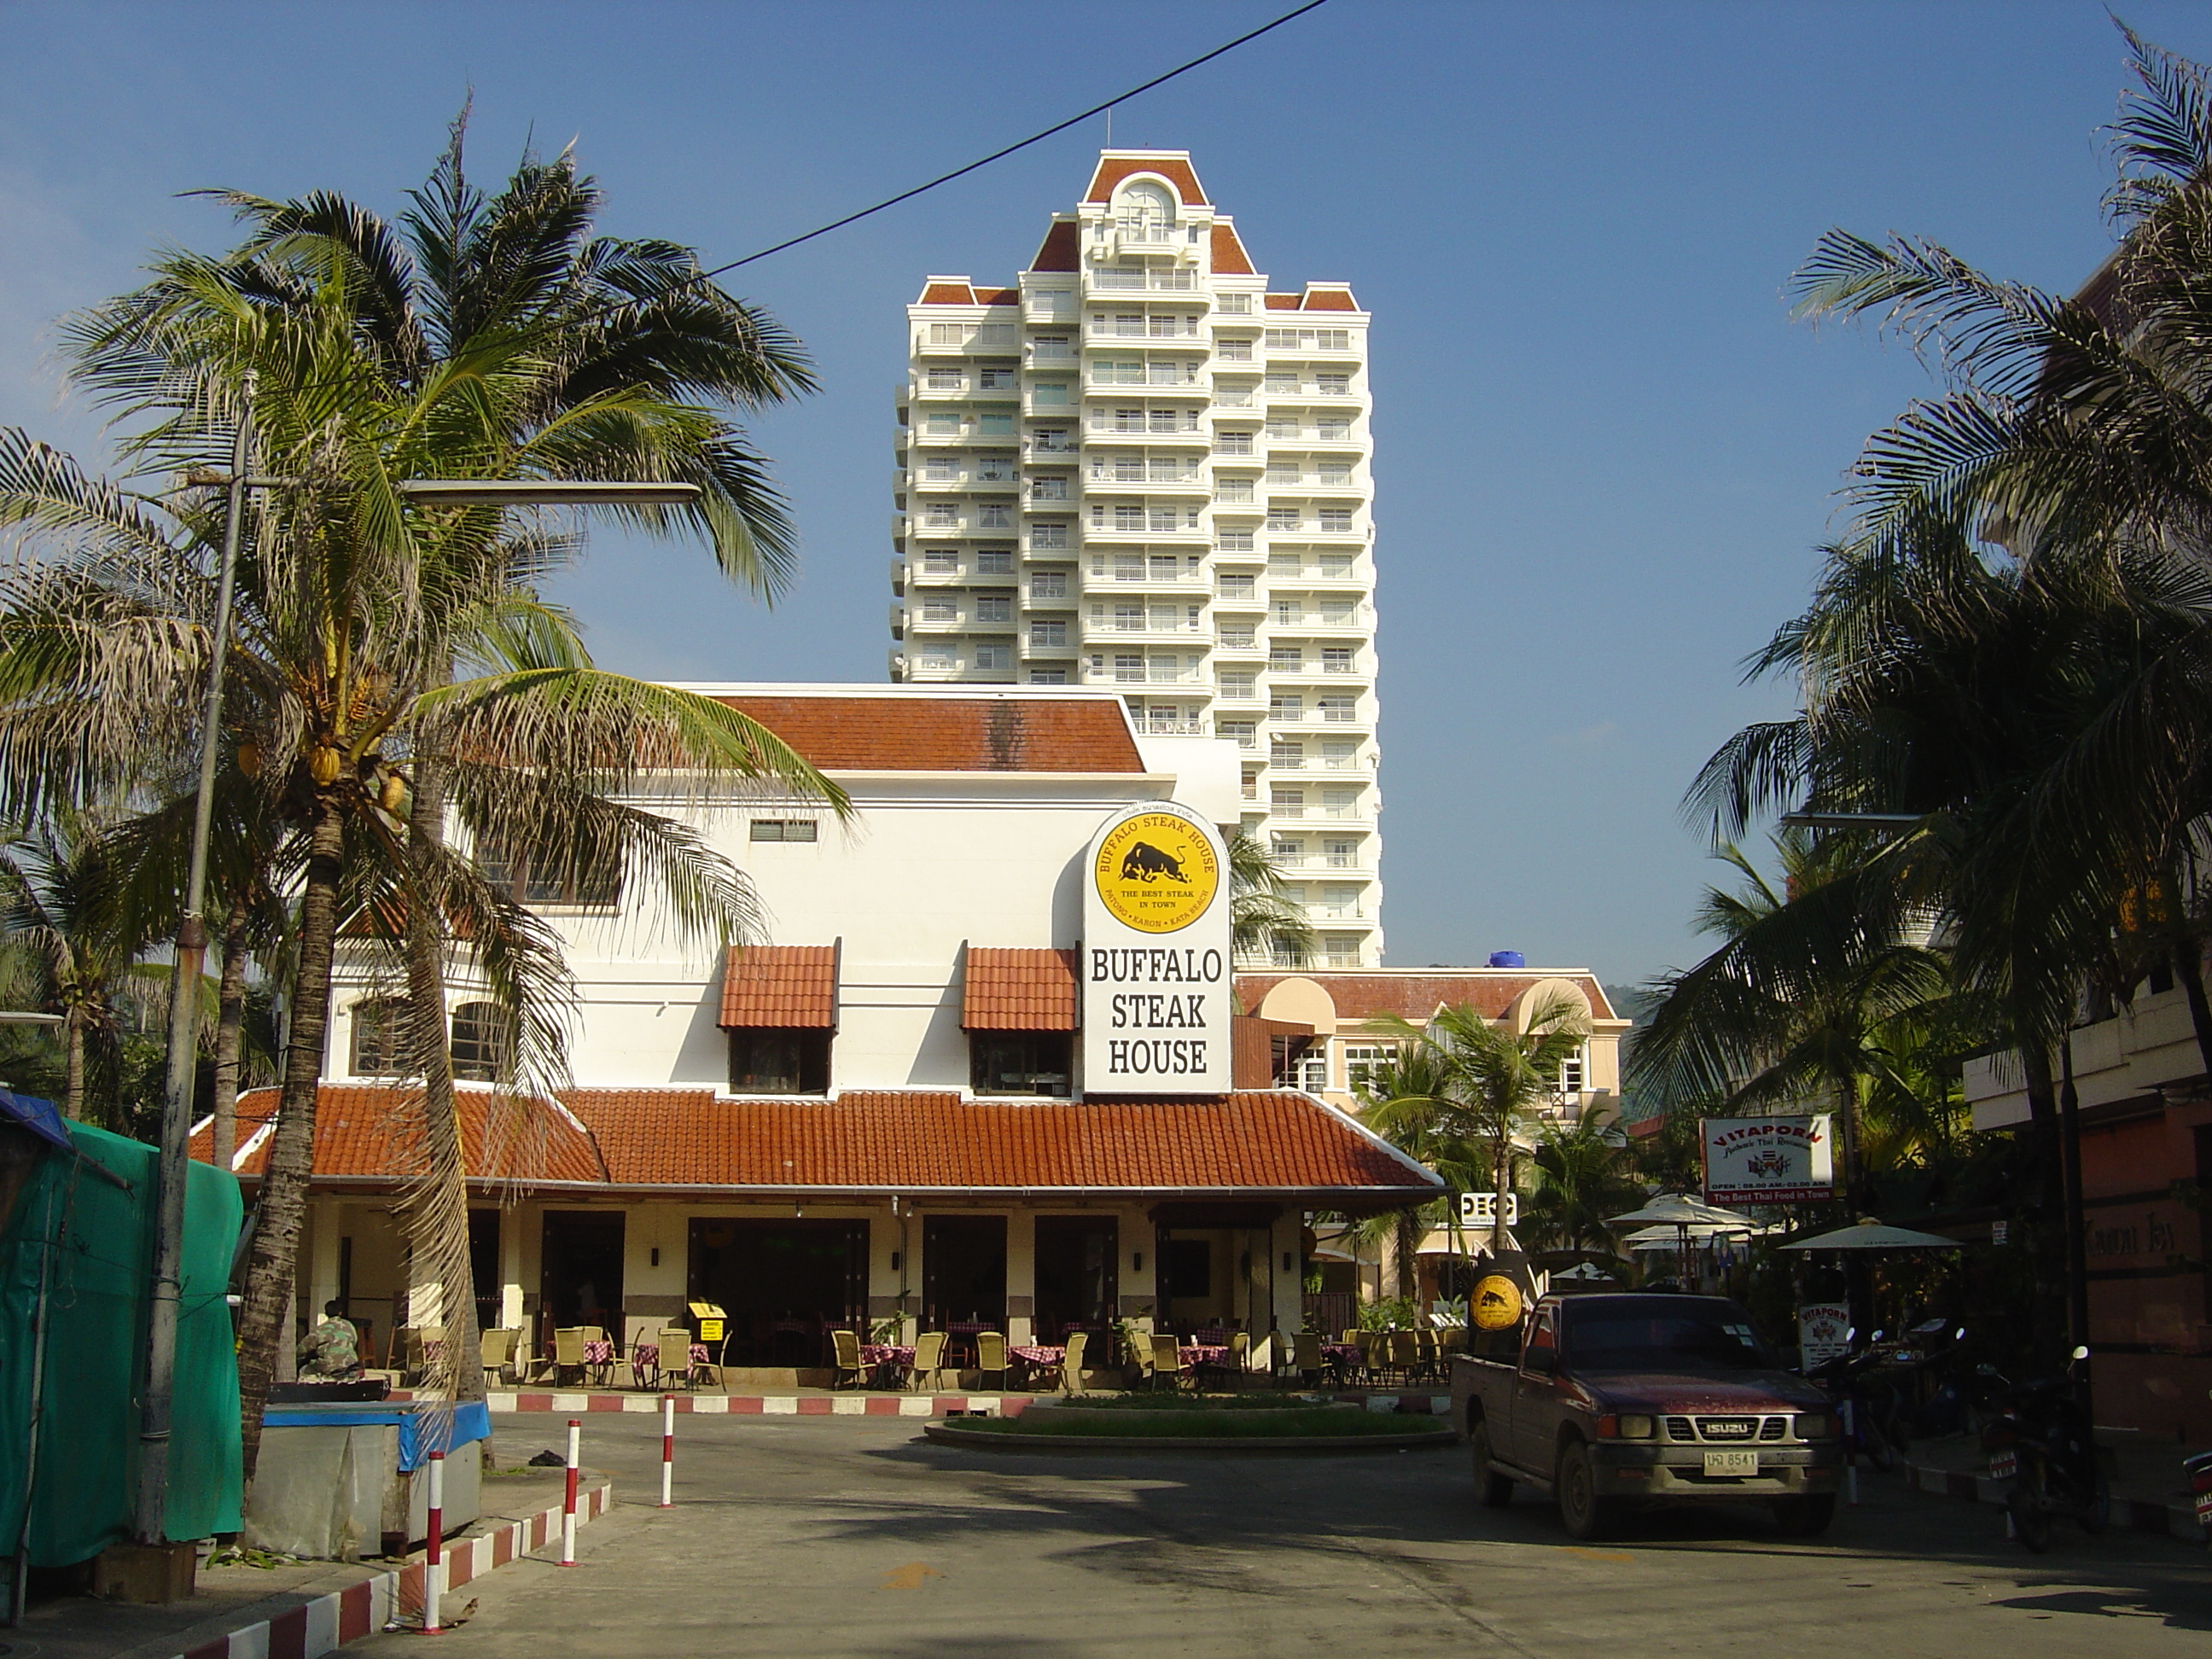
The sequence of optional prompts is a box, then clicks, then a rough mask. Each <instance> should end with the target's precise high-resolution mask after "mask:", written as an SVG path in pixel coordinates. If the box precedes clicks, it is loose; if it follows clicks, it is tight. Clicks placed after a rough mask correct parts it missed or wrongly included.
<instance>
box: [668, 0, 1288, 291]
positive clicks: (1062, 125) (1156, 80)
mask: <svg viewBox="0 0 2212 1659" xmlns="http://www.w3.org/2000/svg"><path fill="white" fill-rule="evenodd" d="M1327 4H1328V0H1306V3H1305V4H1304V5H1303V6H1300V7H1299V8H1297V10H1295V11H1286V12H1285V13H1284V14H1283V15H1281V16H1280V17H1278V18H1277V19H1275V21H1273V22H1272V23H1263V24H1261V26H1260V27H1258V28H1256V29H1254V30H1253V31H1252V32H1251V33H1249V34H1240V35H1238V36H1237V38H1236V39H1235V40H1231V41H1228V42H1226V43H1225V44H1224V45H1221V46H1216V47H1215V48H1214V49H1213V50H1212V52H1207V53H1206V55H1205V56H1203V57H1201V58H1192V59H1191V60H1190V62H1188V64H1181V65H1179V66H1177V67H1176V68H1175V69H1171V70H1169V71H1168V72H1167V73H1166V74H1164V75H1156V76H1153V77H1152V79H1151V80H1149V81H1147V82H1145V83H1144V84H1143V85H1142V86H1139V87H1132V88H1129V90H1128V91H1127V92H1124V93H1121V94H1117V95H1116V96H1115V97H1112V98H1109V99H1108V100H1106V101H1105V102H1104V103H1103V104H1093V105H1092V106H1091V107H1090V108H1089V109H1087V110H1085V111H1084V112H1082V113H1081V114H1080V115H1071V116H1069V117H1068V118H1067V119H1066V120H1065V121H1061V122H1059V123H1058V124H1056V125H1053V126H1048V127H1047V128H1046V129H1045V130H1044V131H1042V132H1033V133H1031V134H1030V136H1029V137H1026V138H1024V139H1023V140H1022V141H1021V142H1020V143H1016V144H1008V145H1007V146H1006V148H1005V149H994V150H993V151H992V152H991V153H990V154H989V155H986V156H984V157H983V158H982V159H981V160H980V161H970V162H969V163H968V165H967V166H966V167H955V168H954V169H953V170H952V171H951V172H950V173H943V174H940V175H939V177H937V178H934V179H931V180H930V181H929V182H928V183H927V184H926V185H915V187H914V188H913V189H912V190H902V191H900V192H899V193H898V194H897V195H896V196H891V197H885V198H884V200H882V201H880V202H878V203H877V204H875V205H874V206H873V207H865V208H862V209H861V210H860V211H859V212H858V213H848V214H847V215H846V216H844V217H843V218H842V219H833V220H831V221H830V222H829V223H828V224H826V225H823V226H820V227H818V228H816V229H813V230H810V231H808V232H807V233H806V234H805V235H803V236H793V237H790V238H788V239H787V240H784V241H781V242H778V243H777V244H776V245H775V246H773V247H764V248H763V249H762V250H761V251H760V252H757V253H748V254H747V255H745V257H744V258H742V259H732V260H731V261H730V263H729V264H726V265H716V266H715V267H714V269H713V270H702V271H701V272H700V273H699V275H700V278H701V280H702V281H703V280H706V279H708V278H710V277H714V276H723V275H725V274H726V273H727V272H729V271H732V270H737V269H738V266H740V265H749V264H752V263H753V261H754V260H756V259H765V258H768V257H769V255H770V254H771V253H781V252H783V251H784V250H785V249H786V248H793V247H797V246H799V244H800V243H801V242H811V241H812V240H814V239H815V238H816V237H817V236H827V235H828V234H829V233H830V232H831V231H833V230H842V229H843V228H845V227H846V226H847V225H850V224H856V223H858V222H860V220H862V219H865V218H866V217H867V216H869V215H871V214H874V213H881V212H882V211H883V210H884V209H885V208H894V207H896V206H897V205H898V204H900V203H901V202H911V201H912V200H913V199H914V198H915V197H917V196H921V195H923V194H925V193H927V191H933V190H935V189H936V188H937V187H938V186H939V185H949V184H951V182H952V181H953V180H954V179H962V178H965V177H966V176H967V175H968V174H969V173H973V172H975V170H976V169H977V168H979V167H988V166H990V165H991V163H992V162H994V161H1004V160H1005V159H1006V157H1007V156H1009V155H1012V154H1014V152H1015V151H1017V150H1023V149H1028V148H1029V147H1030V145H1031V144H1037V143H1043V142H1044V141H1045V140H1046V139H1048V138H1049V137H1052V136H1053V135H1054V133H1060V132H1065V131H1067V130H1068V128H1070V127H1073V126H1079V125H1081V124H1082V123H1084V122H1085V121H1088V120H1089V119H1090V118H1091V117H1092V116H1094V115H1103V114H1104V113H1105V112H1107V111H1108V110H1110V109H1112V108H1113V107H1114V106H1115V105H1116V104H1126V103H1127V102H1128V101H1129V100H1131V99H1132V98H1134V97H1137V96H1138V95H1139V94H1143V93H1147V92H1150V91H1151V90H1152V88H1154V87H1158V86H1164V85H1165V84H1166V83H1167V82H1170V81H1172V80H1174V79H1175V78H1176V76H1178V75H1188V74H1189V73H1190V71H1191V70H1194V69H1196V68H1198V67H1199V66H1200V64H1210V63H1212V61H1213V60H1214V59H1215V58H1219V57H1221V56H1222V55H1224V54H1225V53H1227V52H1234V51H1236V50H1237V47H1239V46H1243V45H1245V44H1246V43H1247V42H1249V41H1253V40H1258V39H1259V38H1260V37H1261V35H1263V34H1266V33H1268V32H1269V31H1270V30H1273V29H1279V28H1280V27H1283V25H1284V24H1285V23H1288V22H1291V21H1295V20H1297V18H1300V17H1303V16H1304V15H1306V14H1307V13H1308V12H1310V11H1315V10H1317V9H1320V8H1321V7H1322V6H1325V5H1327Z"/></svg>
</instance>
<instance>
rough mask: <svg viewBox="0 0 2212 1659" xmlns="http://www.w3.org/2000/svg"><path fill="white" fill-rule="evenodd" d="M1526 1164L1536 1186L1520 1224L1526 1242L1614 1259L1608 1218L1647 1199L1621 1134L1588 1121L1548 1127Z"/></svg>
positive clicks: (1615, 1251)
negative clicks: (1629, 1160) (1630, 1161)
mask: <svg viewBox="0 0 2212 1659" xmlns="http://www.w3.org/2000/svg"><path fill="white" fill-rule="evenodd" d="M1529 1163H1530V1164H1531V1165H1532V1166H1533V1167H1534V1173H1535V1185H1534V1191H1532V1192H1531V1193H1530V1194H1529V1195H1528V1204H1527V1206H1525V1215H1524V1218H1523V1225H1522V1231H1524V1232H1525V1233H1526V1234H1527V1236H1528V1241H1529V1242H1530V1243H1532V1244H1534V1245H1535V1246H1536V1247H1537V1248H1538V1249H1547V1250H1561V1251H1577V1252H1583V1253H1586V1254H1588V1255H1597V1256H1605V1257H1608V1258H1612V1259H1616V1260H1617V1259H1618V1258H1619V1257H1620V1242H1619V1240H1617V1239H1616V1238H1615V1237H1614V1236H1613V1229H1612V1227H1611V1226H1610V1225H1608V1223H1607V1217H1609V1216H1615V1215H1619V1214H1620V1213H1621V1212H1624V1211H1627V1210H1632V1209H1634V1208H1636V1207H1637V1206H1638V1205H1640V1204H1641V1203H1643V1201H1644V1197H1645V1194H1644V1185H1643V1183H1642V1182H1639V1181H1638V1180H1637V1179H1636V1176H1635V1175H1634V1173H1633V1171H1632V1170H1631V1168H1630V1166H1629V1163H1628V1158H1627V1151H1626V1139H1625V1138H1624V1137H1623V1136H1622V1134H1621V1133H1620V1130H1619V1129H1618V1128H1616V1127H1613V1126H1612V1125H1610V1124H1601V1123H1595V1122H1592V1121H1588V1120H1584V1121H1581V1122H1577V1123H1572V1124H1566V1125H1559V1124H1547V1126H1545V1128H1544V1130H1543V1132H1542V1133H1541V1134H1539V1135H1538V1136H1537V1138H1536V1150H1535V1152H1534V1155H1533V1156H1532V1157H1531V1158H1530V1159H1529Z"/></svg>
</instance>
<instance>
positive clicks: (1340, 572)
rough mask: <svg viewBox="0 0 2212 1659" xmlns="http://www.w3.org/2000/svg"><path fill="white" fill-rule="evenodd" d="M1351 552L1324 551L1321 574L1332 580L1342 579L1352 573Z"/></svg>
mask: <svg viewBox="0 0 2212 1659" xmlns="http://www.w3.org/2000/svg"><path fill="white" fill-rule="evenodd" d="M1321 574H1322V575H1323V576H1325V577H1327V578H1328V580H1331V581H1341V580H1344V579H1345V578H1346V577H1347V576H1349V575H1351V574H1352V555H1351V554H1349V553H1324V554H1322V556H1321Z"/></svg>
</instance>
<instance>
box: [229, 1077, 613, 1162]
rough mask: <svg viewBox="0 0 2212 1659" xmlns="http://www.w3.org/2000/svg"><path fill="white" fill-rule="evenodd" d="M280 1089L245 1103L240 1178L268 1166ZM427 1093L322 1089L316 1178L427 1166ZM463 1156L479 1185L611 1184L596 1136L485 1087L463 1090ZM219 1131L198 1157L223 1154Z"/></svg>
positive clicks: (559, 1115) (459, 1107) (458, 1099)
mask: <svg viewBox="0 0 2212 1659" xmlns="http://www.w3.org/2000/svg"><path fill="white" fill-rule="evenodd" d="M279 1092H280V1091H277V1090H275V1089H253V1090H249V1091H247V1092H246V1093H245V1094H242V1095H240V1097H238V1146H239V1147H240V1150H242V1151H243V1150H246V1149H248V1148H251V1151H250V1152H248V1153H247V1156H246V1157H245V1158H240V1160H239V1161H238V1164H237V1169H238V1173H239V1174H240V1176H245V1177H247V1178H249V1179H258V1177H259V1176H261V1175H262V1173H263V1172H264V1170H266V1169H267V1168H268V1166H269V1137H268V1136H266V1135H261V1136H260V1138H259V1139H258V1142H257V1140H256V1136H257V1135H258V1133H259V1132H260V1131H261V1130H262V1129H263V1128H264V1127H267V1125H268V1124H269V1121H270V1118H272V1117H273V1116H275V1115H276V1102H277V1098H278V1095H279ZM420 1101H421V1094H420V1092H419V1091H417V1090H410V1089H409V1088H408V1087H406V1086H405V1085H400V1084H392V1085H385V1084H373V1083H372V1084H329V1083H326V1084H325V1085H323V1086H322V1088H321V1090H320V1091H319V1093H318V1094H317V1096H316V1104H315V1150H314V1170H315V1173H316V1174H317V1175H318V1176H325V1175H329V1176H352V1177H355V1178H356V1179H361V1178H370V1179H379V1180H384V1181H388V1182H393V1183H397V1182H401V1181H404V1180H405V1179H407V1178H408V1177H409V1176H410V1175H411V1174H413V1173H415V1172H416V1171H417V1170H420V1169H421V1167H422V1154H421V1151H420V1148H421V1145H422V1143H421V1140H420V1139H419V1134H418V1132H417V1130H416V1128H415V1127H414V1120H415V1114H416V1111H418V1110H419V1109H420ZM453 1104H454V1109H455V1110H456V1112H457V1113H458V1114H459V1117H460V1121H461V1155H462V1160H463V1162H464V1164H465V1166H466V1168H467V1170H468V1172H469V1178H470V1179H471V1180H472V1181H517V1180H523V1181H557V1182H590V1183H592V1184H594V1185H598V1184H601V1183H604V1182H605V1180H606V1178H607V1169H606V1164H605V1161H604V1160H602V1159H601V1158H600V1157H599V1148H598V1147H597V1146H594V1145H593V1144H592V1138H591V1135H590V1133H588V1132H587V1131H586V1130H585V1129H584V1128H582V1127H581V1126H580V1125H579V1124H577V1123H576V1122H575V1121H574V1120H573V1119H571V1118H570V1117H569V1116H568V1115H567V1114H566V1113H565V1112H563V1111H562V1110H561V1109H559V1108H557V1107H555V1106H553V1105H551V1104H550V1103H547V1102H545V1101H543V1100H532V1099H516V1098H513V1097H508V1098H505V1099H500V1100H496V1101H495V1097H494V1096H493V1094H492V1091H490V1090H489V1089H483V1088H469V1087H466V1086H464V1087H461V1088H458V1089H456V1090H455V1091H453ZM214 1142H215V1137H214V1134H213V1133H212V1131H211V1130H210V1131H202V1132H200V1133H196V1134H194V1135H193V1137H192V1141H191V1155H192V1156H193V1157H194V1158H197V1159H199V1160H200V1161H201V1162H202V1163H206V1162H208V1161H210V1159H212V1158H214V1156H215V1144H214Z"/></svg>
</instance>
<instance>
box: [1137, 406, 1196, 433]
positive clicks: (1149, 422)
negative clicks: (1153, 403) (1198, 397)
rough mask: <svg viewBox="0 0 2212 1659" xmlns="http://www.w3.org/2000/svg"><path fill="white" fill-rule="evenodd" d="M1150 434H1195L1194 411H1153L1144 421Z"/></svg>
mask: <svg viewBox="0 0 2212 1659" xmlns="http://www.w3.org/2000/svg"><path fill="white" fill-rule="evenodd" d="M1145 425H1146V430H1147V431H1150V432H1195V431H1197V430H1198V411H1197V410H1177V409H1155V410H1152V412H1151V414H1150V416H1149V417H1148V418H1147V419H1146V423H1145Z"/></svg>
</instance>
